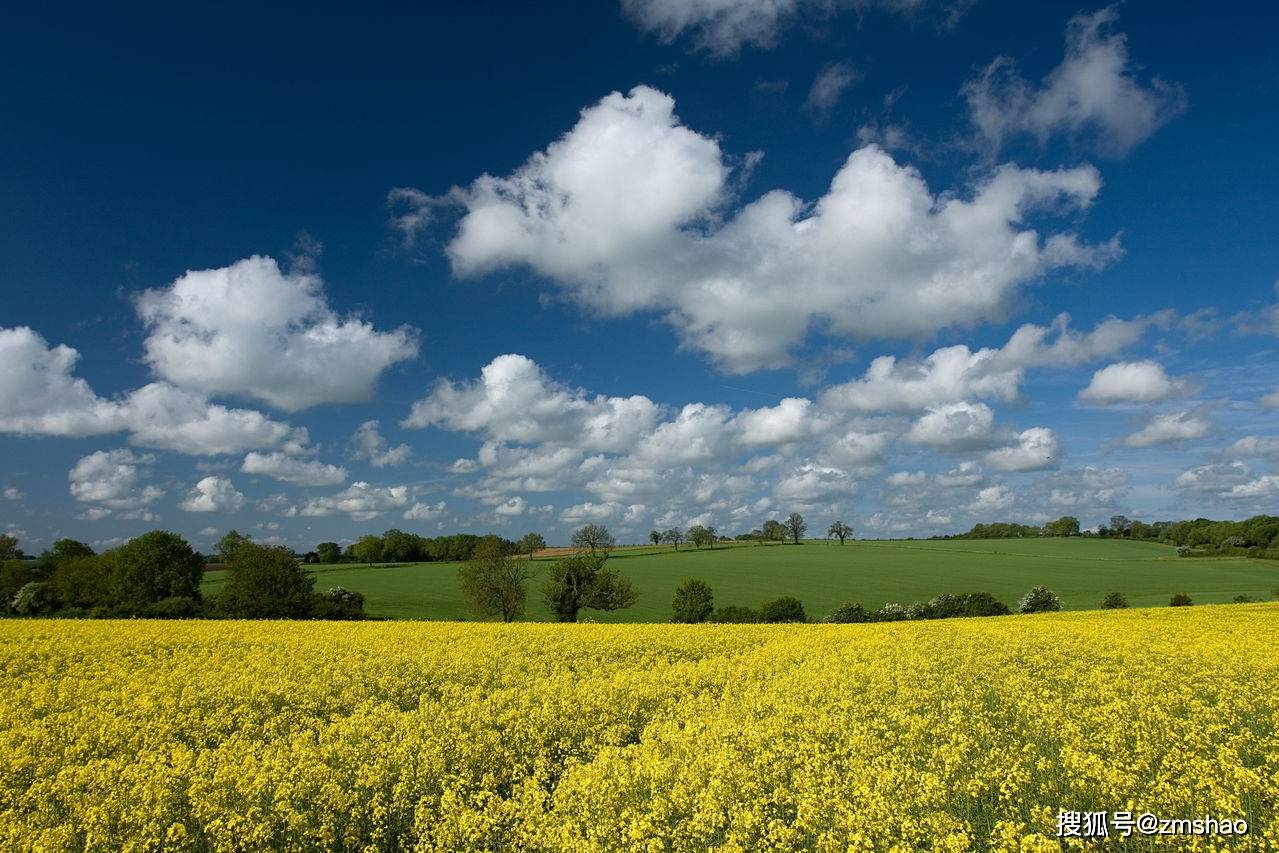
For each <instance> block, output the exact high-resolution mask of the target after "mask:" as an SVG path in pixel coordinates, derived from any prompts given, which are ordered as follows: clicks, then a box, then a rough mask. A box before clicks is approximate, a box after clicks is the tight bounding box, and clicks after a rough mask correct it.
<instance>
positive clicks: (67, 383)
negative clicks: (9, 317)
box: [0, 327, 306, 455]
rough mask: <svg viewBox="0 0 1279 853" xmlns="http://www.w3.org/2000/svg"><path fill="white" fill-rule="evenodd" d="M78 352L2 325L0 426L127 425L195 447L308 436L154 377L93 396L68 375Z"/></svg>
mask: <svg viewBox="0 0 1279 853" xmlns="http://www.w3.org/2000/svg"><path fill="white" fill-rule="evenodd" d="M78 359H79V353H77V352H76V350H74V349H72V348H71V347H68V346H63V345H60V346H55V347H50V346H49V345H48V343H47V342H46V341H45V340H44V338H42V337H41V336H40V335H38V334H37V333H36V332H34V331H32V330H31V329H28V328H25V327H19V328H16V329H0V363H3V364H4V365H5V369H4V370H3V371H0V432H15V433H18V434H22V435H54V436H89V435H101V434H107V433H113V432H121V431H128V432H129V433H130V436H129V442H130V443H131V444H135V445H140V446H143V447H151V448H156V449H159V450H173V451H176V452H178V453H188V454H193V455H216V454H221V453H239V452H242V451H244V450H247V449H250V448H258V447H274V446H278V445H284V444H290V443H292V444H297V443H302V444H305V443H306V435H305V430H295V429H294V428H292V427H290V426H289V425H288V424H285V423H281V422H279V421H275V420H272V419H270V418H268V417H267V416H266V415H263V414H262V413H261V412H256V411H253V410H250V409H230V408H227V407H226V406H222V405H219V404H216V403H210V402H209V401H208V399H206V398H205V397H204V396H203V395H201V394H198V393H194V392H191V391H186V390H183V389H180V388H176V387H174V386H173V385H170V384H168V383H166V382H153V383H150V384H148V385H144V386H143V387H141V388H138V389H136V390H134V391H132V392H130V393H128V394H127V395H125V396H124V397H123V398H122V399H119V400H108V399H105V398H102V397H99V396H98V395H97V394H96V393H95V392H94V391H93V389H92V388H90V387H89V384H88V383H87V382H86V381H85V380H84V379H81V378H79V377H77V376H75V375H74V369H75V364H76V361H77V360H78Z"/></svg>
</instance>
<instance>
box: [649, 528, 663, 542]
mask: <svg viewBox="0 0 1279 853" xmlns="http://www.w3.org/2000/svg"><path fill="white" fill-rule="evenodd" d="M648 541H649V542H652V543H653V544H654V545H661V544H662V534H661V532H660V531H657V530H650V531H649V532H648Z"/></svg>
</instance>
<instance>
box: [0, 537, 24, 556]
mask: <svg viewBox="0 0 1279 853" xmlns="http://www.w3.org/2000/svg"><path fill="white" fill-rule="evenodd" d="M22 557H23V554H22V549H21V548H19V547H18V537H16V536H10V535H9V534H8V533H0V560H21V559H22Z"/></svg>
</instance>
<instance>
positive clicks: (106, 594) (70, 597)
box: [49, 552, 117, 609]
mask: <svg viewBox="0 0 1279 853" xmlns="http://www.w3.org/2000/svg"><path fill="white" fill-rule="evenodd" d="M49 587H50V589H51V590H52V591H53V594H54V597H56V598H57V599H58V602H59V604H60V605H61V607H62V608H63V609H65V608H68V607H79V608H85V609H89V608H93V607H99V606H104V605H110V604H113V603H114V602H115V595H116V591H117V590H116V585H115V561H114V558H113V555H112V554H111V553H110V552H108V553H106V554H103V555H102V556H100V557H94V556H75V557H66V558H63V559H61V560H59V561H58V563H57V565H56V566H55V567H54V569H53V575H52V576H51V577H50V578H49Z"/></svg>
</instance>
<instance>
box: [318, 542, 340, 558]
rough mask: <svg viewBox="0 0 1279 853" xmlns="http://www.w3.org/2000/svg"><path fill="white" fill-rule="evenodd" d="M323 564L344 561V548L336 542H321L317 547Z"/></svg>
mask: <svg viewBox="0 0 1279 853" xmlns="http://www.w3.org/2000/svg"><path fill="white" fill-rule="evenodd" d="M315 553H316V556H318V557H319V558H320V562H321V563H336V562H338V561H340V560H341V559H342V546H341V545H339V544H338V543H336V542H321V543H320V544H319V545H316V546H315Z"/></svg>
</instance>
